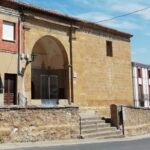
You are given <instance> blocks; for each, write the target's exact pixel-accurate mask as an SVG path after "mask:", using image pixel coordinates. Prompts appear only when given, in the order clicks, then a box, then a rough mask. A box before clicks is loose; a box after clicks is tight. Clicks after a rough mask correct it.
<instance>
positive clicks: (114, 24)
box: [77, 12, 140, 30]
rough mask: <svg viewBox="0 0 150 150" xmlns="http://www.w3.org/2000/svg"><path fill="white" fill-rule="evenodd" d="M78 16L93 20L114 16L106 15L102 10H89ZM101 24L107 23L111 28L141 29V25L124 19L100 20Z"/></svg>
mask: <svg viewBox="0 0 150 150" xmlns="http://www.w3.org/2000/svg"><path fill="white" fill-rule="evenodd" d="M77 17H79V18H82V19H85V20H88V21H91V22H98V21H100V20H107V19H110V18H112V17H113V16H110V15H106V14H103V13H100V12H88V13H83V14H80V15H78V16H77ZM100 24H101V25H105V26H108V27H111V28H117V29H128V30H132V29H140V26H138V25H137V24H135V23H133V22H129V21H124V20H120V21H118V20H112V21H108V22H107V21H106V22H100Z"/></svg>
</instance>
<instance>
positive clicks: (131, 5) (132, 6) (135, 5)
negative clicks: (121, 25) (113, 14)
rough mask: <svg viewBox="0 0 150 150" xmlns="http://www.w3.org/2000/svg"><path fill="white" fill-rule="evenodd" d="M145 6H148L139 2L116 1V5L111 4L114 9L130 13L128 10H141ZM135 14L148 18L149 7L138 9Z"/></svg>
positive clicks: (149, 14) (149, 16)
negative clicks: (125, 2)
mask: <svg viewBox="0 0 150 150" xmlns="http://www.w3.org/2000/svg"><path fill="white" fill-rule="evenodd" d="M147 7H148V6H146V5H143V4H139V3H128V4H124V3H118V4H116V5H113V6H112V9H113V10H115V11H119V12H124V13H130V12H133V11H136V10H141V9H144V8H147ZM135 14H136V15H139V16H141V17H142V18H144V19H146V20H150V9H147V10H144V11H140V12H137V13H135Z"/></svg>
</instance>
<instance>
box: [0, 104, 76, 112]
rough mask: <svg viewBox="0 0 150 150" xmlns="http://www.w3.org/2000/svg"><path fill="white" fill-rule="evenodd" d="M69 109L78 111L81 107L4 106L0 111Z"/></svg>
mask: <svg viewBox="0 0 150 150" xmlns="http://www.w3.org/2000/svg"><path fill="white" fill-rule="evenodd" d="M69 108H76V109H78V108H79V107H78V106H76V105H68V106H67V105H66V106H59V105H58V106H52V107H50V106H35V105H32V106H26V107H22V106H3V107H0V111H4V110H5V111H6V110H36V109H45V110H46V109H69Z"/></svg>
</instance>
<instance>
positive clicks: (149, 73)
mask: <svg viewBox="0 0 150 150" xmlns="http://www.w3.org/2000/svg"><path fill="white" fill-rule="evenodd" d="M148 78H149V79H150V70H148Z"/></svg>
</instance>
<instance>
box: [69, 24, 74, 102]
mask: <svg viewBox="0 0 150 150" xmlns="http://www.w3.org/2000/svg"><path fill="white" fill-rule="evenodd" d="M69 42H70V69H71V96H70V98H71V99H70V100H69V101H70V102H69V103H70V104H71V103H73V102H74V91H73V90H74V87H73V53H72V25H71V26H70V37H69Z"/></svg>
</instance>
